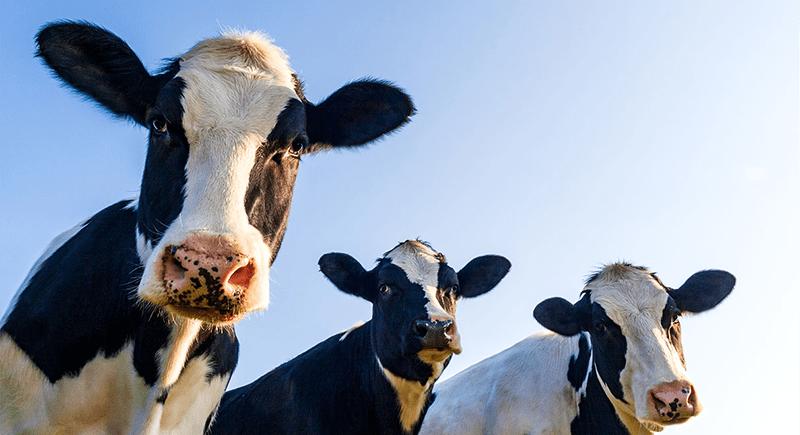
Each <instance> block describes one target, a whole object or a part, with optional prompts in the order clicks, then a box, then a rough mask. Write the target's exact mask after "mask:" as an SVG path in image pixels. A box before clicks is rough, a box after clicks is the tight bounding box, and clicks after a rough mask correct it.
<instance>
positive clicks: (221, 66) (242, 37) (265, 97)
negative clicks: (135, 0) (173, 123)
mask: <svg viewBox="0 0 800 435" xmlns="http://www.w3.org/2000/svg"><path fill="white" fill-rule="evenodd" d="M178 77H180V78H182V79H183V80H184V81H185V82H186V87H185V88H184V89H183V97H182V105H183V109H184V113H183V120H182V123H183V128H184V130H185V133H186V139H187V140H188V142H189V147H190V152H189V159H188V161H187V164H186V177H187V184H186V189H185V201H184V204H183V211H182V213H181V222H182V224H183V225H185V226H186V227H188V228H205V229H207V230H209V231H211V232H216V233H220V234H225V233H230V232H233V233H236V232H237V231H249V230H248V229H247V227H249V226H250V225H249V222H248V219H247V216H246V214H245V209H244V197H245V192H246V190H247V186H248V184H249V180H250V171H251V170H252V168H253V164H254V163H255V157H256V151H257V150H258V148H259V147H260V146H261V144H262V143H263V142H264V141H265V140H266V138H267V137H268V136H269V133H270V132H271V131H272V129H273V128H274V127H275V124H276V122H277V119H278V115H280V113H281V111H282V110H283V109H284V107H285V106H286V104H287V102H288V101H289V100H290V99H292V98H294V99H297V94H296V93H295V91H294V86H293V81H292V71H291V69H290V68H289V65H288V62H287V61H286V55H285V54H284V53H283V51H282V50H281V49H280V48H278V47H275V46H274V45H272V44H271V43H270V41H269V40H268V39H267V38H266V37H264V36H263V35H261V34H258V33H231V34H227V35H223V36H222V37H220V38H215V39H209V40H205V41H202V42H200V43H198V44H197V45H196V46H195V47H194V48H193V49H192V50H191V51H190V52H189V53H187V54H186V55H184V56H183V57H181V69H180V72H179V73H178ZM237 227H238V228H237ZM253 230H255V229H253Z"/></svg>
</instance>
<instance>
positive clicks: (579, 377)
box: [567, 333, 592, 391]
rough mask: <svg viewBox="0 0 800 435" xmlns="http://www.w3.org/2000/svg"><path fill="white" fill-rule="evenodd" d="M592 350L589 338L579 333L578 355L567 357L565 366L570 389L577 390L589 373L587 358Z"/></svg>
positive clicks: (588, 358)
mask: <svg viewBox="0 0 800 435" xmlns="http://www.w3.org/2000/svg"><path fill="white" fill-rule="evenodd" d="M591 355H592V351H591V349H589V340H587V339H586V335H585V334H583V333H581V338H580V339H579V340H578V355H572V356H571V357H570V358H569V368H567V379H568V380H569V383H570V385H572V389H574V390H575V391H579V390H580V389H581V386H582V385H583V381H584V380H585V379H586V375H587V374H588V373H589V360H590V359H591V358H590V357H591Z"/></svg>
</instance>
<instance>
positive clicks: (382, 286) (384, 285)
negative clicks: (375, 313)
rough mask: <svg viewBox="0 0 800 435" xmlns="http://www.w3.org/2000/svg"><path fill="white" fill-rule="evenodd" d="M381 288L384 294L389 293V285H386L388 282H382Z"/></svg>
mask: <svg viewBox="0 0 800 435" xmlns="http://www.w3.org/2000/svg"><path fill="white" fill-rule="evenodd" d="M379 290H380V291H381V294H382V295H387V294H389V286H388V285H386V284H381V286H380V287H379Z"/></svg>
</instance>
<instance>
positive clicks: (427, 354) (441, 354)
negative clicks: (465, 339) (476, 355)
mask: <svg viewBox="0 0 800 435" xmlns="http://www.w3.org/2000/svg"><path fill="white" fill-rule="evenodd" d="M460 352H461V349H459V352H454V350H453V349H451V348H445V349H422V350H421V351H419V352H417V356H418V357H419V359H421V360H422V361H423V362H426V363H428V364H436V363H441V362H444V361H445V360H446V359H447V358H450V356H451V355H453V354H454V353H460Z"/></svg>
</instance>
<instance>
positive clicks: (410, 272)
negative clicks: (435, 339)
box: [386, 240, 453, 320]
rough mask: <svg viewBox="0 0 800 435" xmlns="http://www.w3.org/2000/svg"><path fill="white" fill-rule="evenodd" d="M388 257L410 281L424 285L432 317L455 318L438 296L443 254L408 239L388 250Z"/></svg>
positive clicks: (429, 312)
mask: <svg viewBox="0 0 800 435" xmlns="http://www.w3.org/2000/svg"><path fill="white" fill-rule="evenodd" d="M386 258H389V259H391V261H392V264H394V265H396V266H397V267H399V268H401V269H403V271H405V273H406V276H407V277H408V280H409V281H411V282H412V283H414V284H419V285H420V286H422V289H423V290H424V291H425V296H426V297H427V298H428V303H427V304H426V306H425V307H426V308H427V310H428V315H429V316H430V317H431V318H433V316H437V317H443V318H446V319H450V320H453V316H451V315H450V314H448V313H447V312H446V311H445V310H444V308H442V305H441V304H440V303H439V298H437V297H436V293H437V291H438V288H439V265H440V264H441V263H442V255H441V254H438V253H437V252H436V251H434V250H433V249H431V248H430V247H428V246H427V245H425V244H424V243H421V242H419V241H416V240H408V241H406V242H404V243H402V244H400V245H398V246H397V247H395V248H394V249H392V250H391V251H389V252H387V253H386ZM439 320H443V319H439Z"/></svg>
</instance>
